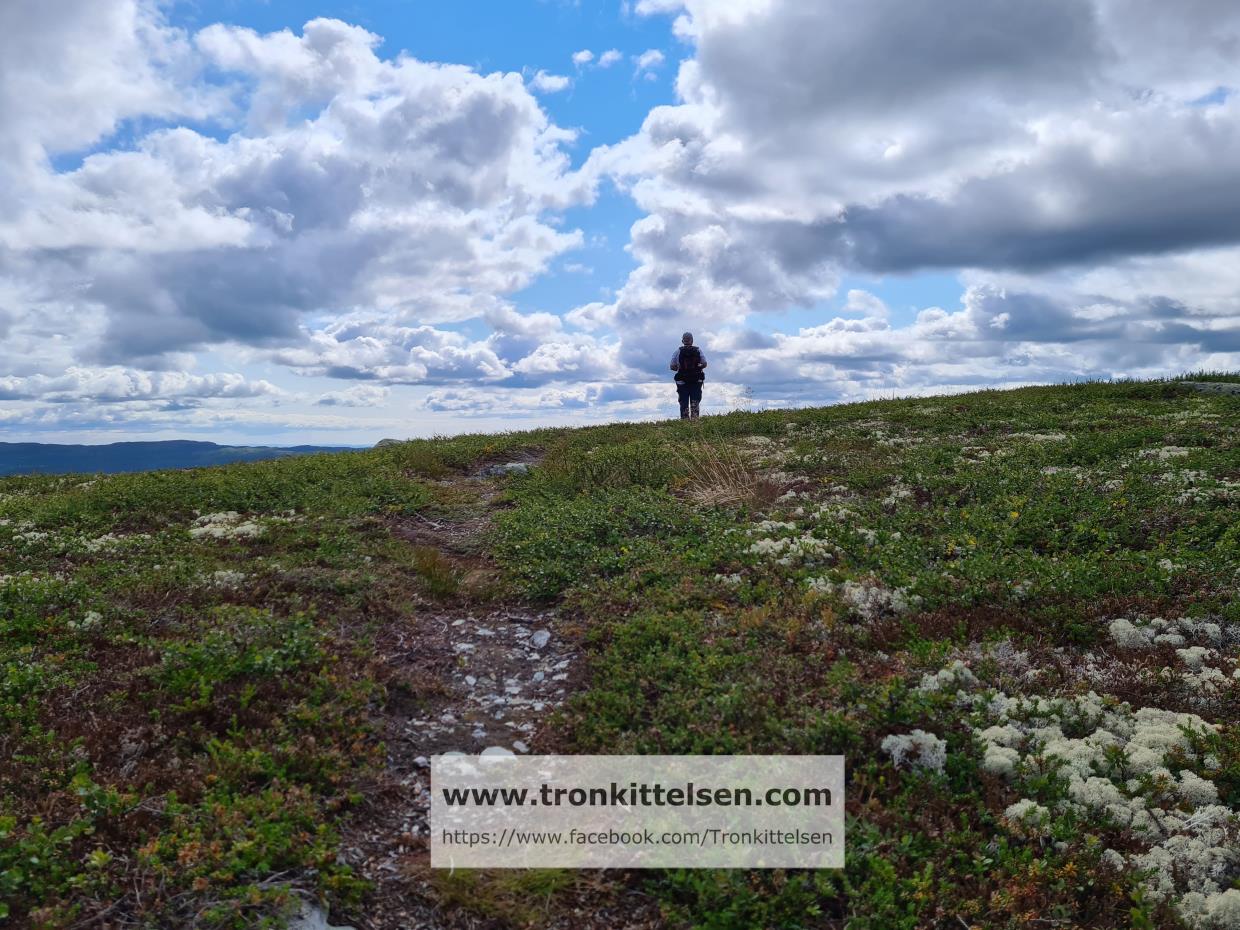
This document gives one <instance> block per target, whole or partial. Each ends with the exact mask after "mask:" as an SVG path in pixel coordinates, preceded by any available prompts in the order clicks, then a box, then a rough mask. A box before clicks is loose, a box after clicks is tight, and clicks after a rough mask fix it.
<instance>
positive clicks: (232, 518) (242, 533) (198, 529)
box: [189, 510, 294, 539]
mask: <svg viewBox="0 0 1240 930" xmlns="http://www.w3.org/2000/svg"><path fill="white" fill-rule="evenodd" d="M258 519H259V518H255V517H246V516H244V515H242V514H239V513H237V511H235V510H225V511H221V512H220V513H209V514H205V515H203V516H200V517H198V518H197V519H195V520H194V523H193V525H192V526H191V527H190V528H189V535H190V536H193V537H194V538H195V539H203V538H209V539H210V538H213V539H242V538H246V537H253V536H261V535H263V533H265V532H266V531H267V527H266V526H265V525H264V523H260V522H258ZM262 519H263V520H264V522H265V523H287V522H290V521H291V520H293V519H294V515H293V512H292V511H289V512H287V513H285V514H283V515H280V516H268V517H263V518H262Z"/></svg>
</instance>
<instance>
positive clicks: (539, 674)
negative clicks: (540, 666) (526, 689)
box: [534, 672, 547, 681]
mask: <svg viewBox="0 0 1240 930" xmlns="http://www.w3.org/2000/svg"><path fill="white" fill-rule="evenodd" d="M546 677H547V676H546V674H544V673H543V672H535V673H534V680H535V681H542V680H543V679H544V678H546Z"/></svg>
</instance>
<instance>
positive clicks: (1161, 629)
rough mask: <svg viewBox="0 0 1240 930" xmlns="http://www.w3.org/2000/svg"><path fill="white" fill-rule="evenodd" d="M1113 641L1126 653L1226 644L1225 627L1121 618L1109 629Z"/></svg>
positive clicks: (1186, 619)
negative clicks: (1135, 650) (1224, 637)
mask: <svg viewBox="0 0 1240 930" xmlns="http://www.w3.org/2000/svg"><path fill="white" fill-rule="evenodd" d="M1108 632H1109V633H1110V634H1111V640H1112V642H1114V643H1115V645H1117V646H1119V647H1121V648H1123V649H1150V648H1153V647H1155V646H1176V647H1180V646H1184V645H1187V644H1189V643H1196V644H1198V645H1209V646H1216V645H1218V644H1220V643H1222V642H1223V627H1222V625H1221V624H1218V623H1213V622H1211V621H1208V620H1193V619H1191V618H1189V617H1181V618H1180V619H1177V620H1167V619H1164V618H1163V617H1151V618H1148V619H1144V618H1137V619H1136V620H1129V619H1128V618H1127V617H1117V618H1116V619H1114V620H1112V621H1111V622H1110V624H1109V626H1108Z"/></svg>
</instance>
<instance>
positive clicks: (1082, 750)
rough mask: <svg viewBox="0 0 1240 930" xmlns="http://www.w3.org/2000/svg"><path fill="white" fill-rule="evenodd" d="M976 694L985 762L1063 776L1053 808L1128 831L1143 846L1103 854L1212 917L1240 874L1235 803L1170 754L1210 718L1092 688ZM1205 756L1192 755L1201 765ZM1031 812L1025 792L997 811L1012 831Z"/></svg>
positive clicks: (1013, 773)
mask: <svg viewBox="0 0 1240 930" xmlns="http://www.w3.org/2000/svg"><path fill="white" fill-rule="evenodd" d="M944 671H948V670H946V669H945V670H944ZM974 701H975V704H976V706H977V707H978V708H979V709H980V710H981V711H982V716H983V717H984V718H987V720H988V725H986V726H978V727H976V728H975V729H974V735H975V736H976V737H977V739H978V741H979V742H980V743H981V744H982V747H983V753H984V755H983V760H982V766H983V768H984V769H986V770H987V771H989V772H992V773H994V774H997V775H1000V776H1003V777H1005V778H1007V779H1008V780H1011V781H1018V780H1019V779H1020V778H1021V777H1022V776H1024V775H1040V776H1045V775H1051V776H1053V777H1055V778H1057V779H1061V780H1062V781H1063V782H1064V783H1065V784H1066V788H1067V797H1066V798H1065V799H1063V800H1060V801H1059V802H1057V804H1056V807H1057V809H1058V810H1059V811H1063V812H1072V813H1075V814H1076V815H1078V816H1081V817H1084V818H1087V819H1089V820H1092V821H1095V822H1099V823H1102V824H1109V825H1111V826H1112V827H1113V828H1116V829H1126V830H1128V831H1130V833H1131V834H1132V835H1133V836H1134V837H1136V838H1137V839H1138V840H1139V841H1141V842H1142V844H1143V845H1144V847H1145V848H1144V849H1143V850H1142V851H1140V852H1136V853H1133V854H1130V855H1129V856H1127V857H1123V854H1122V853H1118V852H1114V851H1112V853H1113V855H1112V856H1111V857H1110V858H1111V859H1112V860H1116V858H1117V857H1123V861H1124V862H1125V863H1127V865H1128V866H1129V867H1130V868H1132V869H1136V870H1140V871H1145V872H1148V873H1149V876H1148V877H1147V878H1146V879H1145V886H1146V890H1147V891H1148V893H1149V894H1150V896H1151V897H1152V898H1154V899H1157V900H1164V899H1172V900H1174V901H1175V903H1176V905H1177V907H1178V908H1179V910H1180V913H1181V914H1182V915H1184V917H1185V920H1187V921H1189V923H1190V925H1192V926H1199V927H1209V926H1211V925H1210V924H1206V923H1200V922H1195V921H1199V920H1202V919H1205V918H1204V917H1199V916H1198V915H1202V914H1210V913H1211V910H1210V909H1211V908H1213V909H1215V910H1217V908H1218V907H1221V906H1222V905H1220V904H1217V903H1216V902H1217V901H1219V900H1220V899H1221V896H1222V895H1224V894H1225V893H1226V889H1227V888H1228V886H1229V885H1230V883H1231V882H1232V881H1234V880H1235V879H1236V878H1237V877H1240V842H1238V841H1240V813H1237V812H1236V811H1232V810H1230V809H1229V808H1227V807H1224V806H1222V805H1220V804H1219V793H1218V788H1217V786H1216V785H1215V784H1214V783H1213V782H1211V781H1210V780H1209V779H1208V778H1205V777H1203V776H1202V775H1200V774H1198V773H1197V772H1195V771H1191V770H1189V769H1184V768H1180V769H1179V771H1178V772H1177V771H1173V770H1172V768H1171V767H1170V764H1169V763H1170V762H1171V759H1172V758H1175V759H1188V760H1190V761H1193V760H1194V757H1193V750H1192V744H1191V742H1190V735H1191V734H1194V733H1195V734H1202V735H1204V734H1207V733H1209V732H1211V731H1213V730H1215V729H1217V727H1216V726H1215V725H1214V724H1211V723H1208V722H1207V721H1205V720H1203V719H1202V718H1201V717H1198V716H1197V715H1195V714H1187V713H1178V712H1175V711H1169V710H1163V709H1161V708H1155V707H1142V708H1139V709H1136V710H1134V709H1133V708H1132V707H1131V706H1130V705H1129V704H1127V703H1119V702H1117V701H1115V700H1114V699H1109V698H1105V697H1102V696H1100V695H1098V694H1096V693H1094V692H1092V691H1091V692H1089V693H1088V694H1085V695H1080V696H1076V697H1051V698H1047V697H1026V696H1023V695H1017V696H1014V697H1009V696H1007V695H1005V694H1002V693H999V694H992V695H980V694H979V695H976V696H975V699H974ZM1068 734H1073V735H1068ZM1209 761H1210V760H1195V762H1196V763H1197V764H1199V765H1200V766H1201V767H1203V768H1204V769H1205V770H1207V771H1208V767H1209V766H1208V763H1209ZM1031 803H1034V804H1036V802H1031ZM1014 809H1015V810H1014ZM1036 813H1037V811H1036V809H1035V807H1033V806H1030V804H1027V803H1026V802H1024V801H1022V802H1020V803H1019V804H1017V805H1013V806H1012V807H1010V808H1008V810H1007V811H1006V812H1005V814H1004V817H1005V819H1006V820H1008V821H1009V822H1015V823H1016V826H1017V828H1018V832H1019V831H1027V830H1028V829H1029V821H1030V820H1031V818H1032V815H1034V814H1036ZM1013 814H1016V815H1017V816H1012V815H1013ZM1049 814H1050V812H1048V816H1049ZM1032 819H1033V822H1034V823H1041V821H1038V820H1037V819H1036V818H1032ZM1111 864H1112V865H1113V866H1115V867H1117V868H1118V867H1120V863H1119V862H1117V861H1112V862H1111ZM1209 919H1211V920H1212V919H1213V917H1210V918H1209Z"/></svg>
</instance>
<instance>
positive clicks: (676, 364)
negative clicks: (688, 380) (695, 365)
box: [671, 349, 680, 371]
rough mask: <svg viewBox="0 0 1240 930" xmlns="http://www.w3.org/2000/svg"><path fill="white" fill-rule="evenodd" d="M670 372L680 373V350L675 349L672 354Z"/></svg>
mask: <svg viewBox="0 0 1240 930" xmlns="http://www.w3.org/2000/svg"><path fill="white" fill-rule="evenodd" d="M671 368H672V371H680V350H679V349H677V350H676V351H675V352H673V353H672V365H671Z"/></svg>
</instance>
